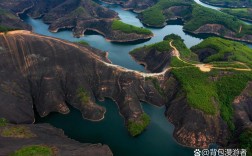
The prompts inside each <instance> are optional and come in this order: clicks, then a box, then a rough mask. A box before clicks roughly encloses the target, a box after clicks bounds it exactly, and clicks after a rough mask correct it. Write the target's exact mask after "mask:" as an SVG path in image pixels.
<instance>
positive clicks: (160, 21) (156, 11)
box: [141, 0, 193, 27]
mask: <svg viewBox="0 0 252 156" xmlns="http://www.w3.org/2000/svg"><path fill="white" fill-rule="evenodd" d="M192 2H193V1H192V0H160V1H159V2H158V3H157V4H156V5H154V6H152V7H150V8H149V9H147V10H145V11H143V12H142V14H141V19H142V22H143V23H145V24H147V25H150V26H156V27H161V26H164V25H165V22H166V18H167V17H165V15H164V14H163V10H164V9H167V8H169V7H171V6H180V5H190V3H192ZM183 11H184V10H183Z"/></svg>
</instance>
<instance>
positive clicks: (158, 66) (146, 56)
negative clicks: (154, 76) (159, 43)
mask: <svg viewBox="0 0 252 156" xmlns="http://www.w3.org/2000/svg"><path fill="white" fill-rule="evenodd" d="M167 45H168V42H167ZM171 51H172V50H170V51H166V52H160V51H158V50H157V49H155V48H146V49H145V48H144V49H139V50H138V51H136V52H132V53H131V54H130V55H131V56H132V57H133V58H134V59H135V60H136V61H137V62H138V63H139V64H142V65H143V66H145V69H146V70H148V71H151V72H154V73H158V72H162V71H163V69H165V67H167V66H169V64H170V62H171V56H172V55H171Z"/></svg>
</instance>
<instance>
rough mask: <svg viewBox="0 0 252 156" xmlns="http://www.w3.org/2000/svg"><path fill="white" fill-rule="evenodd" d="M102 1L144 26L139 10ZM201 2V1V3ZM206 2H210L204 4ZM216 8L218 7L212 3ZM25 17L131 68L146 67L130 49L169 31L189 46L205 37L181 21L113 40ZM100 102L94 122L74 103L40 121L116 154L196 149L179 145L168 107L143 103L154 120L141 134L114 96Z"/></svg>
mask: <svg viewBox="0 0 252 156" xmlns="http://www.w3.org/2000/svg"><path fill="white" fill-rule="evenodd" d="M195 1H196V2H198V3H200V2H199V1H198V0H195ZM99 3H100V4H102V5H104V6H105V7H108V8H110V9H112V10H114V11H116V12H117V13H118V14H119V17H120V18H121V20H122V21H123V22H125V23H128V24H131V25H135V26H138V27H144V26H143V25H142V23H141V22H140V21H139V20H138V19H137V18H136V16H137V14H135V13H133V12H131V11H125V10H123V9H122V8H121V7H120V6H118V5H108V4H104V3H102V2H99ZM200 4H201V3H200ZM204 6H208V5H206V4H204ZM209 7H211V8H213V9H218V8H217V7H212V6H209ZM22 19H23V20H24V21H25V22H27V23H28V24H30V25H31V26H32V27H33V31H34V32H36V33H38V34H42V35H46V36H52V37H56V38H60V39H64V40H68V41H73V42H76V41H86V42H88V43H89V44H90V45H91V46H93V47H95V48H98V49H100V50H102V51H107V52H109V59H110V60H111V61H112V63H113V64H117V65H120V66H123V67H125V68H128V69H133V70H138V71H143V72H145V70H144V67H143V66H141V65H139V64H137V63H136V62H135V61H134V60H133V59H132V58H131V57H130V56H129V51H131V50H133V49H135V48H137V47H141V46H144V45H147V44H152V43H156V42H160V41H162V40H163V38H164V37H165V36H166V35H169V34H171V33H175V34H178V35H179V36H181V37H182V38H183V39H184V41H185V44H186V45H187V46H188V47H191V46H193V45H196V44H198V43H199V42H201V41H202V38H203V37H193V36H191V35H189V34H187V33H185V32H184V31H183V28H182V27H183V26H182V25H179V24H172V25H167V26H165V27H164V28H160V29H154V28H148V29H150V30H151V31H152V32H153V33H154V35H155V36H154V37H153V38H152V39H150V40H149V41H146V42H144V43H135V44H134V43H131V44H122V43H111V42H108V41H107V40H106V39H104V37H102V36H101V35H98V34H96V33H92V32H88V33H86V34H85V36H83V37H81V38H74V37H73V35H72V32H71V31H60V32H58V33H51V32H49V31H48V27H49V26H48V25H47V24H44V23H43V22H42V20H41V19H32V18H30V17H28V16H26V15H22ZM97 103H98V104H100V105H102V106H104V107H106V109H107V112H106V114H105V118H104V119H103V120H102V121H99V122H92V121H89V120H85V119H83V118H82V115H81V113H80V112H79V111H78V110H77V109H75V108H73V107H70V113H69V114H67V115H62V114H59V113H51V114H50V115H49V116H47V117H45V118H40V117H37V118H36V123H50V124H52V125H53V126H55V127H57V128H61V129H63V130H64V132H65V134H66V135H67V136H68V137H70V138H72V139H75V140H77V141H80V142H83V143H102V144H107V145H109V147H110V148H111V150H112V152H113V153H114V155H115V156H140V155H141V156H153V155H154V156H192V155H193V149H191V148H187V147H184V146H181V145H179V144H178V143H177V142H176V141H175V140H174V138H173V130H174V126H173V125H172V124H171V123H169V122H168V120H167V119H166V117H165V115H164V112H165V107H160V108H159V107H156V106H153V105H150V104H147V103H142V107H143V109H144V111H145V112H146V113H147V114H148V115H149V116H150V117H151V123H150V125H149V126H148V127H147V129H146V130H145V131H144V132H143V133H142V134H141V135H140V136H138V137H136V138H134V137H131V136H130V135H129V133H128V132H127V130H126V128H125V126H124V119H123V117H122V116H121V115H120V114H119V110H118V107H117V105H116V104H115V103H114V102H113V101H112V100H110V99H106V100H105V101H104V102H99V101H97Z"/></svg>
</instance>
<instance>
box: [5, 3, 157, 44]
mask: <svg viewBox="0 0 252 156" xmlns="http://www.w3.org/2000/svg"><path fill="white" fill-rule="evenodd" d="M0 8H4V9H5V10H11V11H12V13H13V14H20V13H23V12H25V11H26V13H27V14H28V15H30V16H31V17H32V18H40V17H42V19H43V21H44V22H45V23H47V24H49V30H50V31H51V32H58V31H60V30H64V29H70V30H72V31H73V34H74V36H75V37H80V36H82V35H84V33H85V31H87V30H92V31H95V32H97V33H99V34H101V35H103V36H104V37H105V38H106V39H108V40H111V41H114V42H128V41H138V40H146V39H150V38H151V37H152V36H153V34H152V33H150V34H144V33H135V32H133V31H132V32H124V31H121V30H114V29H113V28H112V24H113V21H114V20H116V19H118V18H119V17H118V15H117V13H116V12H114V11H112V10H109V9H107V8H104V7H102V6H100V5H99V4H97V3H95V2H93V1H92V0H59V1H51V0H48V1H44V0H37V1H35V0H22V1H14V0H13V1H10V2H9V1H5V0H4V1H3V3H1V5H0ZM5 18H7V17H6V16H4V17H2V18H1V19H5ZM18 20H19V19H18ZM4 21H6V20H4ZM19 21H20V20H19ZM7 23H13V22H10V21H9V22H7ZM20 23H21V24H22V25H26V24H25V23H23V22H21V21H20ZM18 28H19V29H27V28H24V26H20V27H18ZM30 29H31V28H30V27H29V28H28V30H30ZM139 29H140V28H139Z"/></svg>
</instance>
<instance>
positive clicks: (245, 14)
mask: <svg viewBox="0 0 252 156" xmlns="http://www.w3.org/2000/svg"><path fill="white" fill-rule="evenodd" d="M221 11H222V12H225V13H227V14H230V15H233V16H236V17H237V18H239V19H242V20H245V21H252V8H236V9H227V8H226V9H221Z"/></svg>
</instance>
